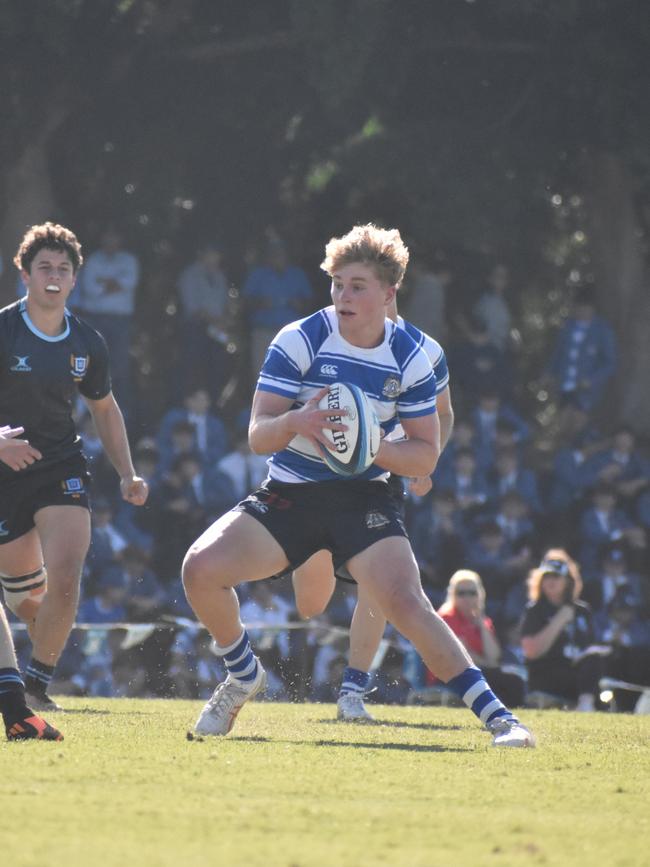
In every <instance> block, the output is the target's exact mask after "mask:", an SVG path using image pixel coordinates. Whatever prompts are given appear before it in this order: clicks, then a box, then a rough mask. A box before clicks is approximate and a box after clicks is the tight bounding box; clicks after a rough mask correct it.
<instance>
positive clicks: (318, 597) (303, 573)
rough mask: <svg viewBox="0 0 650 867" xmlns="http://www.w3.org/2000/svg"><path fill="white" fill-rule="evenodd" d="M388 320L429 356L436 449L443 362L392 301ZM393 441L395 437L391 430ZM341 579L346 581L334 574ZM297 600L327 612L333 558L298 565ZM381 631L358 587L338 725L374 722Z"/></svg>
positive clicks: (444, 397)
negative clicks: (371, 689)
mask: <svg viewBox="0 0 650 867" xmlns="http://www.w3.org/2000/svg"><path fill="white" fill-rule="evenodd" d="M387 315H388V317H389V319H392V321H393V322H396V323H397V325H398V326H399V327H400V328H404V329H405V330H406V331H407V332H408V333H409V334H410V335H411V337H412V338H413V339H414V340H415V342H416V343H418V344H419V345H420V346H422V348H423V349H424V351H425V352H426V353H427V355H428V357H429V361H430V362H431V366H432V367H433V372H434V373H435V376H436V411H437V413H438V418H439V420H440V451H441V452H442V451H443V449H444V448H445V446H446V445H447V443H448V442H449V437H450V436H451V432H452V429H453V425H454V411H453V407H452V403H451V391H450V388H449V371H448V369H447V359H446V357H445V353H444V351H443V349H442V347H441V346H440V344H439V343H438V342H437V341H436V340H434V339H433V338H432V337H429V335H427V334H425V333H424V332H423V331H420V330H419V329H418V328H416V327H415V326H414V325H412V324H411V323H410V322H406V321H405V320H404V319H403V318H402V317H401V316H399V315H398V313H397V297H395V298H394V299H393V301H392V303H391V304H390V306H389V307H388V310H387ZM392 436H393V437H396V436H399V431H394V432H393V434H392ZM407 484H408V488H409V490H410V491H411V493H414V494H416V495H417V496H419V497H422V496H424V495H425V494H427V493H428V492H429V491H430V490H431V487H432V481H431V476H422V477H420V478H411V479H408V481H407ZM389 485H390V486H391V488H392V490H393V494H394V496H395V497H396V498H397V500H398V502H399V503H403V500H404V488H403V483H402V479H401V478H400V476H397V475H394V474H393V475H391V476H390V479H389ZM338 577H339V578H340V579H341V580H343V581H348V582H349V581H350V578H349V577H346V576H345V575H343V574H341V575H339V576H338ZM292 580H293V588H294V593H295V597H296V607H297V609H298V613H299V614H300V616H301V617H303V618H305V619H309V618H310V617H316V616H317V615H319V614H322V612H323V611H324V610H325V609H326V607H327V605H328V603H329V601H330V599H331V597H332V593H333V592H334V586H335V575H334V570H333V568H332V555H331V554H330V552H329V551H319V552H318V553H317V554H314V556H313V557H310V559H309V560H308V561H307V562H306V563H303V565H302V566H300V567H299V568H298V569H296V570H295V571H294V572H293V575H292ZM385 629H386V618H385V617H384V615H383V614H382V612H381V609H380V608H379V606H378V605H376V604H375V603H374V601H373V599H372V598H369V597H368V594H367V591H366V589H365V587H363V586H359V587H358V588H357V604H356V606H355V609H354V613H353V615H352V622H351V624H350V652H349V656H348V664H347V666H346V668H345V671H344V672H343V677H342V679H341V684H340V688H339V695H338V700H337V706H338V707H337V716H338V719H339V720H341V721H343V722H362V723H363V722H374V717H373V716H372V714H371V713H370V712H369V711H368V709H367V707H366V705H365V702H364V698H365V694H366V691H367V689H368V685H369V683H370V667H371V665H372V661H373V659H374V658H375V655H376V653H377V651H378V649H379V645H380V643H381V640H382V638H383V635H384V631H385Z"/></svg>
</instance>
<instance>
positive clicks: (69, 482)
mask: <svg viewBox="0 0 650 867" xmlns="http://www.w3.org/2000/svg"><path fill="white" fill-rule="evenodd" d="M89 484H90V473H89V472H88V467H87V464H86V459H85V458H84V457H83V455H74V456H73V457H71V458H68V459H67V460H64V461H61V462H60V463H57V464H54V465H53V466H50V467H47V468H46V469H43V470H38V469H35V470H33V471H31V472H29V473H26V474H25V475H22V476H21V473H20V471H19V472H17V473H16V474H15V475H14V476H10V477H9V478H8V479H3V480H2V484H1V485H0V545H5V544H6V543H7V542H13V540H14V539H19V538H20V537H21V536H24V535H25V533H28V532H29V531H30V530H31V529H32V528H33V527H34V515H35V514H36V512H38V510H39V509H42V508H43V507H44V506H82V507H83V508H85V509H88V508H90V507H89V504H88V487H89Z"/></svg>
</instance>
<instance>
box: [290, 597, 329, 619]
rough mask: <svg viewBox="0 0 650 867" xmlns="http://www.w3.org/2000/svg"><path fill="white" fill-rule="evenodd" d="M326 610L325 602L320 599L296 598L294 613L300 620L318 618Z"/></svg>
mask: <svg viewBox="0 0 650 867" xmlns="http://www.w3.org/2000/svg"><path fill="white" fill-rule="evenodd" d="M326 608H327V602H326V601H324V600H322V599H311V598H309V597H305V598H301V597H300V596H296V611H297V612H298V614H299V616H300V618H301V619H302V620H311V618H312V617H318V616H319V615H320V614H322V613H323V611H325V609H326Z"/></svg>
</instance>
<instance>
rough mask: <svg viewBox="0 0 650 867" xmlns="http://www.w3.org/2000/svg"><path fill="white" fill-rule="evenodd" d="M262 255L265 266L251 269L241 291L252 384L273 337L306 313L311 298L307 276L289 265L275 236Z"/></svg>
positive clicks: (294, 266) (269, 241) (296, 267)
mask: <svg viewBox="0 0 650 867" xmlns="http://www.w3.org/2000/svg"><path fill="white" fill-rule="evenodd" d="M265 252H266V255H265V262H264V264H262V265H258V266H256V267H253V268H252V269H251V270H250V272H249V273H248V276H247V277H246V282H245V283H244V288H243V291H242V296H243V300H244V302H245V304H246V308H247V320H248V327H249V332H250V335H251V351H250V362H251V376H252V382H253V383H255V382H256V381H257V377H258V375H259V372H260V370H261V368H262V364H263V362H264V357H265V356H266V351H267V349H268V347H269V344H270V343H271V341H272V340H273V338H274V337H275V335H276V334H277V333H278V331H279V330H280V329H281V328H282V327H283V326H284V325H287V323H289V322H293V321H294V320H295V319H298V318H299V317H300V316H302V315H304V314H306V313H307V312H308V311H309V307H310V304H311V303H312V299H313V290H312V287H311V285H310V283H309V280H308V279H307V275H306V274H305V272H304V271H303V270H302V268H299V267H298V266H296V265H292V264H291V263H290V260H289V255H288V253H287V249H286V247H285V245H284V243H283V242H282V241H281V240H280V239H279V238H278V237H277V236H275V235H274V236H272V237H271V238H269V240H268V242H267V247H266V251H265Z"/></svg>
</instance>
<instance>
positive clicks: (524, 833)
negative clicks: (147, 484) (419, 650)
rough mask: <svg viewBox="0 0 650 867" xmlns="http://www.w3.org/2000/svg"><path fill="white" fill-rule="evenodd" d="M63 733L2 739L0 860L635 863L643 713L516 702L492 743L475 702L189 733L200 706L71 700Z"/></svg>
mask: <svg viewBox="0 0 650 867" xmlns="http://www.w3.org/2000/svg"><path fill="white" fill-rule="evenodd" d="M66 707H67V708H68V710H67V712H66V713H65V714H61V715H59V716H57V720H56V721H57V724H60V726H61V728H62V729H63V731H64V732H65V735H66V740H65V742H64V743H62V744H44V743H23V744H7V743H4V744H2V746H0V794H1V796H2V804H3V821H2V833H1V835H0V836H1V839H2V856H3V863H6V864H8V865H9V864H10V865H12V867H23V865H31V864H34V865H37V864H38V865H40V864H42V863H43V859H42V855H43V852H47V861H48V863H52V864H62V863H68V864H77V863H80V862H81V860H82V859H86V858H87V857H89V853H92V860H93V862H94V863H95V864H97V865H111V867H112V865H120V867H124V864H125V861H126V859H129V860H132V859H133V857H134V856H135V857H136V861H137V863H138V864H146V865H185V864H191V865H208V864H211V865H212V864H220V865H221V864H223V865H233V864H247V865H264V867H276V865H286V867H290V865H291V867H312V865H328V867H329V865H336V867H338V865H367V864H386V865H402V864H403V865H422V867H424V865H438V864H439V865H453V867H463V865H483V864H490V865H492V864H494V865H499V867H502V865H511V864H512V865H519V864H562V865H573V864H576V865H577V864H581V865H585V864H589V863H591V864H593V865H599V864H608V865H616V867H624V865H642V864H644V863H647V862H646V860H645V854H646V853H645V847H643V846H642V842H641V841H642V840H644V839H646V840H647V838H648V833H649V832H650V818H649V811H648V806H647V805H648V802H649V800H650V798H649V795H650V783H649V780H650V717H640V716H627V715H618V716H614V715H606V714H583V715H578V714H569V713H560V712H553V711H546V712H527V713H526V714H525V720H526V722H527V723H528V724H530V726H531V727H532V728H533V729H534V730H535V732H536V734H537V736H538V739H539V748H538V749H537V750H495V749H493V748H492V747H491V746H490V737H489V735H488V734H487V733H486V732H484V731H482V730H481V729H480V727H479V726H478V724H477V723H476V722H475V720H474V718H473V717H472V716H471V714H469V712H467V711H464V710H462V709H451V708H402V707H390V708H389V707H377V708H376V712H377V714H378V716H379V717H380V719H381V720H382V721H383V722H384V724H383V725H378V726H361V725H341V724H337V723H336V722H335V708H334V707H333V706H332V705H313V704H306V705H287V704H271V703H253V704H251V705H249V706H247V707H246V708H244V710H243V711H242V714H241V717H240V719H239V720H238V723H237V726H236V729H235V730H234V731H233V733H232V734H231V735H229V736H228V737H227V738H223V739H206V740H203V741H201V740H199V739H194V740H188V738H187V731H188V730H189V729H190V728H191V726H192V724H193V722H194V719H195V717H196V715H197V711H198V708H199V705H198V704H197V703H195V702H185V701H162V700H158V701H156V700H150V701H146V700H119V699H118V700H91V699H66Z"/></svg>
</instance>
